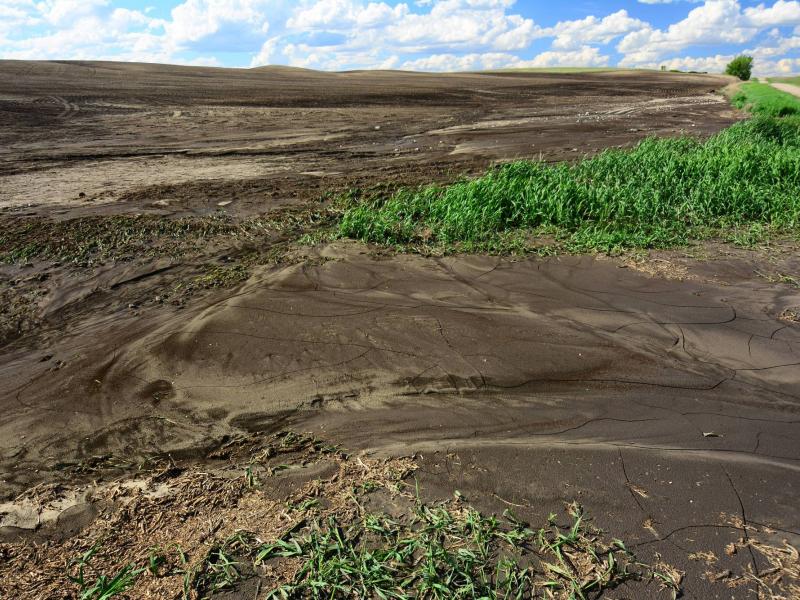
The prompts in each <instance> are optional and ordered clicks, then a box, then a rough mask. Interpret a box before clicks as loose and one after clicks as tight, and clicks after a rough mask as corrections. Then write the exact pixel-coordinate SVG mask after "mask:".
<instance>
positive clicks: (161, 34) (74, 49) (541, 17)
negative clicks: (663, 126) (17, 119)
mask: <svg viewBox="0 0 800 600" xmlns="http://www.w3.org/2000/svg"><path fill="white" fill-rule="evenodd" d="M741 52H747V53H749V54H752V55H754V56H755V58H756V74H757V75H758V74H760V75H770V74H784V73H785V74H788V73H798V72H800V0H765V1H763V2H761V1H759V2H756V1H749V0H583V1H578V2H564V1H559V0H549V1H545V0H516V1H515V0H405V1H397V0H142V1H137V0H0V58H12V59H13V58H17V59H86V60H89V59H106V60H136V61H147V62H168V63H182V64H204V65H220V66H232V67H251V66H259V65H264V64H284V65H293V66H301V67H309V68H315V69H327V70H345V69H354V68H394V69H414V70H428V71H451V70H475V69H486V68H499V67H515V66H516V67H550V66H628V67H656V68H657V67H659V66H661V65H665V66H667V67H669V68H680V69H693V70H702V71H712V72H713V71H721V70H722V69H724V66H725V64H726V63H727V61H729V60H730V58H732V57H733V56H734V55H736V54H738V53H741Z"/></svg>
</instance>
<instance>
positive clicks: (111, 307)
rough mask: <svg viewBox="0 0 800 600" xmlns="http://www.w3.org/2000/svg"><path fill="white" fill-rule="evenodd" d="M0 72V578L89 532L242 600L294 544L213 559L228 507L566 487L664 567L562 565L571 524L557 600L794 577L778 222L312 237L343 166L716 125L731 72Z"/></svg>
mask: <svg viewBox="0 0 800 600" xmlns="http://www.w3.org/2000/svg"><path fill="white" fill-rule="evenodd" d="M0 75H1V76H0V227H2V230H1V231H0V254H1V255H2V256H3V258H4V262H3V263H2V264H0V300H2V307H0V314H1V315H2V320H1V321H0V338H1V339H0V409H1V411H0V502H2V504H0V542H2V543H0V557H2V558H3V561H2V565H0V575H2V577H0V596H3V597H5V596H9V597H11V596H12V595H13V596H14V597H19V598H49V597H67V598H71V597H79V594H78V590H79V589H81V588H80V584H75V583H74V581H73V582H72V583H70V581H69V580H68V579H67V578H66V577H67V575H68V574H72V575H73V576H74V577H77V576H76V572H77V571H76V568H78V567H77V566H79V563H76V562H74V561H73V562H72V563H70V562H69V561H70V559H73V558H76V557H79V556H80V555H81V554H82V553H85V552H87V551H88V550H90V548H93V547H95V545H96V544H105V545H106V547H108V548H113V552H111V551H109V552H107V553H106V554H103V551H102V550H100V551H99V554H98V557H97V558H95V559H93V560H94V561H95V563H94V564H95V565H97V568H101V567H102V569H104V571H103V572H104V573H106V574H108V575H113V574H114V573H116V572H118V571H119V570H120V569H121V568H124V567H125V565H128V564H132V561H133V562H136V561H146V560H147V556H148V554H147V553H148V548H152V547H153V546H154V545H161V546H163V547H164V548H166V547H167V546H170V545H171V544H172V546H170V547H172V548H173V550H170V552H173V553H174V544H180V547H181V548H182V550H180V552H179V553H178V554H175V556H178V555H180V556H181V557H182V558H181V559H180V561H179V560H178V559H177V558H174V559H167V558H166V557H161V555H159V559H160V558H163V561H162V562H158V561H157V564H156V566H155V567H154V568H151V569H150V570H149V571H148V572H144V571H143V572H142V573H141V574H139V575H138V579H136V581H135V583H133V584H132V585H133V587H132V588H131V589H130V590H129V591H128V594H129V596H128V597H131V598H162V597H163V598H180V597H181V595H182V594H183V593H185V594H186V596H185V597H202V596H203V595H204V594H205V595H207V596H213V597H217V596H218V597H231V598H253V597H256V598H260V597H264V594H265V593H266V592H267V591H268V590H269V589H271V588H273V587H275V585H276V582H278V583H280V582H286V581H287V580H288V579H291V572H292V569H294V570H297V565H298V563H296V562H291V561H292V560H297V561H299V560H300V559H299V558H293V559H291V560H290V562H289V563H288V566H287V564H284V563H275V562H274V560H273V562H270V560H267V559H264V560H265V562H264V563H263V564H261V565H260V566H259V567H258V569H255V570H253V571H252V572H251V571H250V570H247V569H245V568H244V567H243V566H240V568H239V570H238V571H237V576H236V577H232V576H231V577H228V576H229V575H230V571H229V570H226V569H225V568H223V567H220V566H219V564H220V563H219V560H218V559H217V558H215V559H214V560H215V561H216V562H213V561H210V559H208V557H209V556H211V554H213V553H214V552H217V553H218V554H215V555H214V556H218V555H221V553H222V549H223V548H225V549H227V548H228V545H226V544H229V542H230V540H231V539H233V538H232V537H231V536H234V537H235V536H236V535H239V538H236V539H237V540H238V542H237V544H238V545H237V546H236V547H235V548H234V547H232V549H231V555H233V556H237V557H243V556H245V555H248V554H247V553H248V552H249V548H250V547H251V545H252V544H250V545H248V544H246V543H245V542H244V541H243V540H244V538H243V537H242V535H241V532H242V531H245V530H246V531H247V532H249V533H248V536H250V535H251V534H252V536H255V537H254V538H253V539H256V538H257V539H258V540H259V543H262V542H272V541H274V540H276V539H288V538H287V537H286V536H288V535H289V534H291V533H292V532H293V531H297V530H299V528H302V527H304V526H305V525H306V524H308V523H309V522H310V521H311V520H312V519H314V518H316V517H319V518H328V517H331V518H332V516H336V517H337V518H340V519H343V520H344V521H347V522H351V521H353V520H354V519H356V518H358V515H361V514H362V513H363V512H364V511H368V510H375V509H380V510H384V511H387V512H389V513H390V514H400V513H402V512H403V511H404V510H405V507H407V506H411V505H413V504H414V502H416V505H417V506H419V505H420V503H421V502H430V503H436V502H444V501H445V500H447V501H448V502H450V504H448V505H447V506H449V507H451V509H452V510H453V511H455V512H458V511H461V510H462V509H463V506H464V503H466V502H468V503H469V505H470V506H474V507H476V508H477V509H479V510H480V511H481V512H483V513H485V514H491V513H496V514H502V513H503V512H504V511H507V510H512V511H513V514H514V519H523V520H525V521H528V522H531V523H542V522H547V521H548V515H549V514H550V513H557V514H562V515H563V514H564V511H565V510H566V511H567V513H568V516H571V517H572V518H574V519H576V518H578V517H576V514H583V513H582V512H580V511H578V509H576V508H575V507H576V506H577V504H575V503H578V504H580V506H581V507H582V509H581V510H583V509H585V510H586V512H587V514H590V515H591V516H592V517H593V521H592V522H593V523H594V524H595V525H596V526H597V527H598V528H599V529H602V530H603V531H605V532H608V534H609V536H611V537H613V538H619V539H621V540H624V543H625V545H626V548H627V549H628V550H629V551H631V552H634V553H635V554H636V556H637V557H638V560H639V561H641V562H634V561H633V560H632V559H631V560H630V561H629V562H630V568H631V569H634V568H635V567H636V565H639V567H641V566H642V565H645V566H646V565H651V566H650V567H647V568H645V567H641V568H642V569H644V572H645V573H649V572H651V571H652V572H656V571H657V572H659V573H661V574H662V575H663V574H666V579H665V578H664V577H662V578H661V579H658V578H656V577H649V578H648V577H642V578H639V579H637V580H636V581H633V578H630V579H631V580H630V581H629V578H628V574H627V572H625V573H623V572H619V573H617V575H616V577H617V579H614V576H610V575H608V574H607V573H605V572H603V574H601V575H598V573H600V571H602V569H601V568H600V567H599V566H598V564H596V563H593V562H592V561H591V560H589V562H585V561H584V562H581V560H579V558H580V557H583V558H584V559H585V558H586V557H587V556H594V558H595V559H596V558H597V556H596V554H597V553H595V555H593V554H592V553H591V552H588V551H587V550H586V549H587V548H588V547H589V546H588V544H589V542H591V543H592V544H596V546H595V547H596V548H601V547H602V548H603V550H602V552H603V553H605V554H602V555H603V556H606V555H607V554H608V553H609V552H611V550H610V548H612V546H613V545H614V544H613V543H612V542H607V541H603V540H604V539H605V538H602V536H601V535H600V533H599V530H598V531H595V530H582V529H580V528H577V529H575V531H579V532H580V535H578V541H576V542H574V546H573V549H574V551H573V554H572V555H569V554H568V562H569V561H571V562H570V564H571V566H570V567H569V568H567V570H568V571H569V569H573V570H574V573H573V574H572V575H569V576H568V575H558V573H556V572H550V576H551V578H555V579H557V580H558V581H559V583H558V585H559V586H561V587H548V586H547V585H546V584H545V583H542V584H541V585H542V586H543V587H542V593H543V594H546V593H548V590H549V592H551V593H552V596H551V597H564V598H567V597H570V596H569V589H570V588H569V586H568V585H567V584H566V583H565V582H567V581H571V580H570V577H573V578H577V579H583V580H584V581H590V580H591V578H592V577H595V576H597V577H598V578H599V579H598V580H600V579H602V580H603V581H604V583H603V586H607V587H608V588H613V589H611V591H607V593H606V594H605V595H604V596H603V597H613V598H631V597H633V598H653V597H665V598H666V597H672V595H673V594H674V593H675V592H676V589H675V588H679V589H680V590H681V591H682V593H683V594H684V596H685V597H690V598H751V597H763V598H770V597H774V598H778V597H783V598H797V597H798V595H797V594H798V592H799V591H800V587H798V586H800V571H799V570H798V562H797V561H798V557H797V553H796V551H795V550H794V548H795V547H797V546H798V543H800V505H799V504H798V500H797V498H798V493H799V492H800V445H799V444H798V443H797V441H798V439H800V258H798V256H799V255H798V254H797V251H796V250H797V249H796V247H794V246H792V245H790V244H786V245H783V244H774V245H771V246H770V247H768V248H757V249H752V250H744V249H739V248H734V247H731V246H728V245H724V244H717V243H713V244H712V243H706V244H698V245H695V246H692V247H690V248H687V249H683V250H675V251H668V252H667V251H664V252H650V253H648V254H646V255H623V256H619V257H607V256H556V257H546V258H543V257H512V256H505V257H503V256H485V255H455V256H433V257H429V256H419V255H406V254H398V253H395V252H392V251H389V250H388V249H386V248H381V247H373V246H366V245H363V244H358V243H355V242H351V241H347V240H338V241H335V242H324V243H316V238H315V235H316V234H317V233H318V232H319V231H321V230H322V229H324V228H325V227H326V226H327V225H329V223H330V222H331V220H332V219H333V218H334V217H335V211H336V206H335V196H336V195H337V194H341V193H353V192H352V191H351V190H353V189H356V188H357V189H359V190H361V191H362V192H365V193H381V192H382V191H385V190H391V189H394V188H395V187H397V186H399V185H417V184H424V183H429V182H441V181H450V180H453V179H456V178H458V177H462V176H465V175H470V174H474V173H477V172H482V171H483V170H485V169H486V168H487V167H489V166H490V165H492V164H495V163H497V162H502V161H508V160H513V159H516V158H541V159H542V160H546V161H560V160H574V159H576V158H578V157H580V156H583V155H587V154H593V153H596V152H598V151H601V150H603V149H605V148H609V147H618V146H629V145H632V144H634V143H635V142H636V141H638V140H640V139H642V138H643V137H646V136H650V135H659V136H671V135H679V134H682V133H691V134H696V135H699V136H707V135H710V134H712V133H715V132H717V131H719V130H720V129H722V128H724V127H725V126H727V125H729V124H731V123H734V122H735V121H737V120H739V119H740V118H741V115H740V114H739V113H738V112H736V111H734V110H733V109H731V108H730V105H729V104H728V102H727V100H725V99H724V97H722V96H721V95H719V94H718V93H717V92H718V91H719V90H720V89H721V88H723V87H724V86H726V85H727V84H728V80H727V79H725V78H721V77H712V76H704V75H682V74H671V73H650V72H626V71H619V72H614V71H610V72H595V73H567V74H542V73H514V72H508V73H492V74H460V75H428V74H412V73H399V72H352V73H338V74H328V73H317V72H311V71H304V70H297V69H288V68H269V69H253V70H225V69H211V68H191V67H172V66H156V65H125V64H115V63H77V62H52V63H34V62H11V61H6V62H0ZM287 431H292V432H303V433H304V434H306V433H307V434H308V435H309V436H313V438H312V437H302V436H301V437H291V436H290V437H287V435H288V434H286V433H280V435H279V437H277V438H276V437H275V435H276V434H279V432H287ZM281 436H282V437H281ZM276 439H277V440H279V441H278V442H276V441H275V440H276ZM287 439H291V440H292V441H291V442H287V441H286V440H287ZM312 439H313V440H315V441H313V442H312V441H309V440H312ZM281 440H282V441H281ZM316 440H324V441H325V444H332V445H337V446H336V450H333V449H331V448H332V447H333V446H327V445H323V444H322V442H317V441H316ZM338 445H341V446H338ZM342 449H345V450H346V453H345V451H344V450H342ZM415 490H418V491H415ZM454 494H455V499H453V498H454ZM453 503H455V504H453ZM365 507H366V508H365ZM565 507H566V508H565ZM459 514H461V513H459ZM565 518H566V517H565ZM348 520H349V521H348ZM579 520H580V519H579ZM554 527H556V526H555V525H554ZM567 529H569V528H567ZM237 532H238V533H237ZM245 537H246V536H245ZM240 538H241V539H240ZM247 539H248V540H250V539H251V538H250V537H248V538H247ZM540 539H542V538H540ZM221 540H227V541H225V542H224V543H223V542H222V541H221ZM220 544H222V545H220ZM604 544H606V545H604ZM97 547H98V548H99V547H100V546H99V545H98V546H97ZM543 547H544V546H543ZM547 548H552V546H547ZM226 551H227V550H226ZM598 552H599V550H598ZM152 556H153V554H152V552H151V553H150V557H151V566H152V564H153V562H152ZM165 556H166V555H165ZM248 556H249V555H248ZM569 556H572V558H569ZM625 556H628V555H625ZM203 557H205V558H203ZM262 558H263V556H262ZM171 560H174V561H175V562H176V564H175V565H173V566H172V567H170V569H171V570H170V569H166V567H164V566H163V565H166V564H172V563H170V561H171ZM220 560H221V559H220ZM587 560H588V559H587ZM181 561H183V562H181ZM244 562H246V561H244V559H242V565H243V564H244ZM612 562H613V561H612ZM178 563H180V564H178ZM80 564H82V563H80ZM86 564H89V559H87V563H86ZM137 564H138V563H137ZM142 564H144V562H142ZM603 564H604V565H605V564H609V563H603ZM181 565H183V566H181ZM189 565H194V566H192V567H191V569H190V568H189ZM198 565H206V566H203V567H202V568H203V569H208V570H207V571H202V572H200V571H197V570H192V569H196V568H200V567H199V566H198ZM639 567H636V568H639ZM565 568H566V567H565ZM626 568H627V567H626ZM181 569H183V570H181ZM544 569H545V571H546V572H547V567H544ZM239 571H241V573H239ZM80 572H81V573H83V571H82V570H81V571H80ZM177 573H181V574H182V575H180V576H178V575H176V574H177ZM186 573H189V575H186ZM220 573H222V574H223V575H224V576H220ZM287 573H289V574H290V575H289V576H287ZM212 575H213V577H212ZM182 577H183V579H182ZM219 577H222V579H219ZM226 577H227V578H228V579H230V582H227V579H225V578H226ZM287 577H288V579H287ZM559 578H561V579H559ZM667 580H668V581H667ZM182 581H188V582H189V583H188V584H187V585H190V587H191V586H194V587H191V589H189V590H188V591H186V588H183V587H182V585H183V584H182V583H181V582H182ZM219 581H223V583H226V582H227V583H229V585H227V583H226V585H223V586H221V587H215V586H216V584H217V583H219ZM659 581H660V583H661V585H659V584H658V583H659ZM665 582H667V583H665ZM562 592H563V594H562ZM600 593H601V594H602V591H600ZM56 594H60V595H56ZM259 594H261V595H259ZM587 596H588V597H593V596H591V594H587ZM292 597H306V596H302V595H301V594H299V592H298V595H296V596H292ZM543 597H548V596H547V595H544V596H543Z"/></svg>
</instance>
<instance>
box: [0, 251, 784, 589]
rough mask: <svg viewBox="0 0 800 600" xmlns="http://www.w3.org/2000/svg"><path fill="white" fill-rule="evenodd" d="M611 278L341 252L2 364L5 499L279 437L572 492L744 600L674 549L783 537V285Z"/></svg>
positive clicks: (482, 490)
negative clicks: (59, 466)
mask: <svg viewBox="0 0 800 600" xmlns="http://www.w3.org/2000/svg"><path fill="white" fill-rule="evenodd" d="M786 260H787V264H785V265H784V267H785V268H789V267H792V266H793V267H794V268H797V263H796V261H797V259H796V257H794V256H791V255H790V256H789V257H788V258H786ZM620 266H621V265H620V264H619V262H617V261H609V260H598V259H595V258H591V257H562V258H558V259H525V260H518V261H511V260H508V259H502V258H494V257H480V256H473V257H450V258H442V259H431V258H422V257H409V256H405V257H402V256H400V257H393V258H391V259H386V258H381V257H376V256H372V255H370V254H369V253H368V252H367V251H366V250H365V249H364V248H363V247H362V246H359V245H355V244H337V245H333V246H327V247H323V248H321V249H320V250H319V254H318V255H312V256H311V257H309V260H307V261H306V262H303V263H300V264H296V265H292V266H288V267H282V268H274V269H265V270H263V271H262V272H260V273H258V274H256V275H255V276H253V277H252V278H251V279H250V280H249V281H248V282H246V283H245V284H244V285H242V286H241V287H239V288H238V289H237V290H236V292H235V293H233V294H229V295H228V297H225V298H222V299H219V300H217V301H214V302H211V303H209V304H208V305H206V306H203V307H199V306H196V307H190V308H187V309H185V310H182V311H179V312H177V314H176V315H175V316H174V317H173V318H164V319H163V321H162V323H160V324H156V323H150V324H148V325H147V326H145V327H142V326H141V324H139V330H138V331H136V328H137V325H135V324H129V325H127V335H129V336H130V337H121V336H117V335H109V336H107V338H106V339H105V340H104V339H102V338H101V337H100V335H101V333H102V332H103V331H106V329H103V328H102V327H98V328H97V329H96V331H97V335H94V334H93V332H92V331H91V330H86V331H83V332H81V333H80V334H79V335H77V336H76V337H75V338H74V339H72V340H69V341H65V342H62V343H61V344H59V346H60V347H58V349H57V350H55V351H54V352H53V355H54V357H53V358H52V359H50V360H49V361H46V362H44V363H40V362H34V361H31V359H30V357H27V358H25V357H21V358H20V359H19V360H11V361H9V362H7V363H6V364H5V365H4V366H3V368H2V371H1V372H0V375H1V377H0V379H1V380H2V381H3V386H4V389H3V390H2V395H3V397H4V398H6V399H7V400H6V402H5V405H4V414H3V417H2V420H1V421H0V428H2V429H1V430H2V439H3V440H4V441H5V447H4V448H3V454H4V461H3V464H4V465H5V468H4V473H3V479H4V480H5V482H4V489H5V490H6V491H7V493H8V492H10V491H11V490H14V489H16V490H19V489H22V488H24V487H26V486H27V485H29V484H30V483H33V482H35V481H38V480H41V479H43V478H44V479H48V478H52V477H55V478H58V477H59V473H58V471H47V470H46V471H39V472H34V469H36V468H43V465H47V464H48V463H49V464H50V465H52V464H53V463H54V462H56V461H57V460H60V461H62V462H66V463H70V462H71V461H80V460H81V459H86V458H87V457H91V456H93V455H98V454H106V453H107V454H110V455H111V456H114V457H124V458H125V459H126V460H135V457H136V456H142V457H143V456H145V455H146V454H147V453H148V452H149V453H158V452H172V453H173V454H174V455H175V456H202V454H203V450H202V448H205V447H211V446H212V445H213V443H214V440H219V439H224V436H226V435H227V436H230V435H235V434H236V432H241V431H242V430H245V431H264V430H267V431H268V430H271V429H274V428H279V427H284V426H287V425H291V426H292V427H295V428H301V429H304V430H311V431H314V432H316V433H318V434H319V435H324V436H325V437H326V438H327V439H335V440H337V441H340V442H341V443H344V444H347V445H348V447H351V448H354V449H359V450H364V451H368V452H370V453H377V454H378V455H407V454H408V453H409V452H414V453H416V454H418V455H419V457H420V460H421V471H420V474H419V477H420V481H422V482H423V484H424V485H425V487H426V488H430V489H433V490H437V489H441V490H442V492H441V493H442V494H443V495H447V493H451V492H452V490H453V489H459V490H461V491H462V492H463V493H465V494H467V495H468V497H469V498H470V500H471V501H472V502H474V503H475V504H476V505H477V506H479V507H482V508H484V509H485V510H494V511H500V512H501V511H502V509H503V507H504V506H507V505H509V504H510V505H512V506H515V507H518V508H519V510H520V511H523V513H525V514H526V516H529V515H535V516H538V517H541V515H542V513H545V514H546V513H547V512H548V511H549V510H551V509H552V507H553V506H557V505H560V503H562V502H563V501H564V500H565V499H570V500H571V499H576V500H578V501H580V502H581V503H583V504H584V505H586V506H587V508H589V509H591V511H592V513H593V514H595V515H596V516H597V519H598V523H599V524H601V525H602V526H603V527H604V528H607V529H608V530H609V531H614V532H615V535H620V536H622V537H624V538H625V539H626V540H627V542H628V543H629V544H631V545H633V546H635V547H637V548H641V549H647V550H648V551H652V552H657V553H658V554H659V555H661V556H662V557H664V558H665V560H667V561H668V562H669V563H670V564H677V565H679V566H680V568H681V569H683V570H686V571H687V573H689V576H687V580H686V583H685V589H686V591H687V593H689V596H690V597H721V598H722V597H725V598H728V597H742V598H744V597H748V595H749V594H750V593H752V591H753V590H755V587H754V586H755V585H756V584H754V583H752V582H744V583H740V584H739V587H736V588H730V589H729V588H728V587H727V586H726V584H725V582H722V583H720V582H718V581H716V582H712V581H709V580H708V577H705V575H704V573H705V571H707V570H708V565H707V564H705V563H703V562H702V561H701V562H697V561H689V560H687V558H686V557H687V556H688V555H689V554H694V553H703V552H713V553H714V555H715V556H717V557H720V562H721V564H722V565H728V564H729V563H730V565H729V566H727V567H724V568H727V569H731V570H732V571H734V572H736V569H738V570H739V571H741V570H742V569H743V568H745V567H746V565H748V564H750V565H751V568H752V569H754V570H755V573H758V572H759V569H761V570H762V571H763V570H765V569H766V568H767V567H766V566H765V565H763V564H759V563H758V559H757V558H755V557H750V556H749V555H746V556H743V554H742V553H739V554H737V555H735V556H733V557H727V556H726V555H725V552H724V549H725V547H726V546H727V545H728V544H730V543H735V542H737V540H739V539H740V538H742V537H743V536H744V538H745V539H746V537H747V535H748V534H749V531H750V529H748V528H749V527H761V528H765V529H766V530H767V531H769V532H772V533H771V535H772V537H773V538H774V539H776V540H777V539H787V540H791V541H793V542H794V543H795V544H796V543H797V541H798V539H800V521H798V516H799V515H800V512H798V510H797V508H798V505H797V490H798V487H800V447H798V445H797V443H796V442H797V437H798V428H800V404H799V403H798V400H800V368H798V365H800V328H798V327H797V326H796V325H795V324H787V323H786V322H784V321H781V320H780V315H781V314H782V312H783V311H784V309H785V307H786V306H793V305H798V304H800V291H798V290H797V289H796V288H794V287H791V286H788V285H784V284H771V283H768V282H763V281H758V280H756V279H752V280H741V279H739V278H738V277H737V276H736V274H737V273H740V272H747V270H748V269H752V268H753V265H748V264H747V263H745V262H743V261H742V259H741V258H732V259H727V260H725V259H721V260H720V261H717V262H711V261H709V262H705V263H696V264H695V265H694V266H693V268H692V270H691V271H690V274H691V275H692V276H693V277H692V278H688V279H686V280H685V281H675V280H665V279H659V278H653V277H650V276H648V275H646V274H642V273H639V272H636V271H634V270H631V269H627V268H620ZM62 357H63V359H64V360H65V364H64V366H62V367H60V368H55V369H54V368H53V367H52V363H53V362H54V361H57V360H60V359H62ZM54 419H57V420H58V422H59V427H58V428H54V427H53V420H54ZM19 431H25V432H26V438H25V439H24V440H20V439H19V438H17V437H16V435H17V433H18V432H19ZM447 490H450V492H448V491H447ZM731 519H734V520H733V521H731ZM731 523H734V524H731ZM742 561H744V562H742ZM719 568H720V569H722V568H723V566H719ZM756 587H757V586H756Z"/></svg>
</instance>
